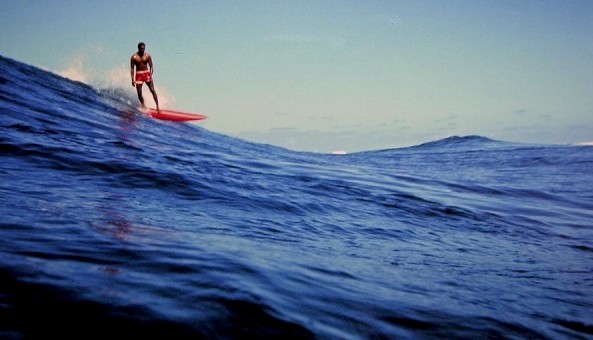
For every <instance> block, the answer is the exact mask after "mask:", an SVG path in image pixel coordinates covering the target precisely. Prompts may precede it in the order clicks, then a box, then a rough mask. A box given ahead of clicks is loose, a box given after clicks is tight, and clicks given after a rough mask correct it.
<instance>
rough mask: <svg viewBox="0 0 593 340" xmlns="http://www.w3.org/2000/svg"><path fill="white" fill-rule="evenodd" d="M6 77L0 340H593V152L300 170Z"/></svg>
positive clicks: (87, 90)
mask: <svg viewBox="0 0 593 340" xmlns="http://www.w3.org/2000/svg"><path fill="white" fill-rule="evenodd" d="M0 69H1V72H0V127H1V129H2V130H1V131H2V133H1V134H0V176H1V182H0V203H1V204H0V213H1V216H2V218H1V219H0V337H5V338H15V339H19V338H49V337H58V338H68V337H71V338H85V337H88V336H90V335H95V336H104V337H107V336H117V335H119V336H126V335H127V336H135V337H146V338H171V339H173V338H178V339H179V338H196V337H198V338H199V337H206V338H238V337H247V336H250V337H259V338H266V337H276V338H279V337H287V336H291V337H296V338H376V337H379V338H419V337H421V338H426V337H429V338H430V337H439V338H487V337H492V338H499V337H503V338H592V337H593V300H592V298H591V296H592V292H593V275H592V273H593V228H592V227H593V225H592V221H593V190H592V188H593V186H592V185H591V183H593V171H591V169H593V148H591V147H582V146H546V145H525V144H514V143H508V142H501V141H494V140H490V139H488V138H484V137H478V136H469V137H451V138H447V139H444V140H440V141H434V142H429V143H426V144H422V145H419V146H415V147H410V148H404V149H391V150H381V151H373V152H363V153H356V154H349V155H340V156H337V155H325V154H315V153H302V152H293V151H289V150H285V149H282V148H277V147H274V146H269V145H260V144H252V143H248V142H245V141H241V140H238V139H234V138H232V137H228V136H224V135H220V134H216V133H213V132H210V131H208V130H206V129H203V128H201V127H200V126H199V125H191V124H180V123H167V122H161V121H156V120H152V119H150V118H147V117H145V116H143V115H142V114H140V113H139V112H138V111H137V110H135V109H134V108H133V107H131V106H129V105H128V104H127V103H126V100H125V98H120V97H121V95H118V91H117V90H113V89H111V90H97V89H94V88H92V87H89V86H87V85H84V84H81V83H76V82H71V81H69V80H66V79H63V78H61V77H59V76H56V75H54V74H51V73H47V72H45V71H42V70H39V69H36V68H34V67H31V66H28V65H24V64H21V63H19V62H16V61H13V60H10V59H5V58H3V57H0Z"/></svg>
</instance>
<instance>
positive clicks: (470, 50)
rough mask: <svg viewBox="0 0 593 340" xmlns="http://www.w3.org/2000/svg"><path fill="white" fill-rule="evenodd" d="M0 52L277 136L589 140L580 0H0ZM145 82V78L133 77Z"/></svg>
mask: <svg viewBox="0 0 593 340" xmlns="http://www.w3.org/2000/svg"><path fill="white" fill-rule="evenodd" d="M1 8H2V11H1V12H0V30H1V31H2V34H0V54H1V55H3V56H5V57H9V58H13V59H16V60H19V61H22V62H25V63H28V64H32V65H35V66H39V67H42V68H45V69H47V70H50V71H52V72H56V73H59V74H62V75H66V76H69V77H71V78H76V80H83V81H85V82H88V83H90V84H91V85H94V86H96V87H101V86H109V87H122V88H124V89H126V90H127V91H129V92H130V94H131V96H132V98H133V96H134V88H133V87H132V85H131V81H130V76H129V60H130V57H131V56H132V54H133V53H134V52H135V51H136V45H137V43H138V42H139V41H144V42H145V43H146V50H147V52H148V53H150V54H151V55H152V57H153V59H154V64H155V84H156V85H157V90H158V92H159V96H160V97H161V101H162V102H163V106H165V107H169V108H173V109H178V110H183V111H190V112H201V113H204V114H207V115H208V116H209V117H210V118H209V119H208V120H207V121H205V122H203V123H200V125H201V126H204V127H205V128H207V129H209V130H212V131H216V132H220V133H224V134H227V135H230V136H234V137H239V138H243V139H247V140H251V141H256V142H263V143H268V144H273V145H278V146H282V147H286V148H289V149H293V150H304V151H321V152H328V151H333V150H346V151H362V150H375V149H385V148H393V147H403V146H410V145H415V144H420V143H423V142H428V141H431V140H436V139H440V138H445V137H448V136H452V135H481V136H485V137H489V138H493V139H499V140H507V141H515V142H528V143H552V144H567V143H579V142H590V141H593V1H589V0H570V1H564V0H562V1H561V0H554V1H551V0H449V1H445V0H442V1H441V0H430V1H428V0H410V1H397V0H393V1H391V0H390V1H351V0H343V1H337V0H326V1H323V0H319V1H304V0H303V1H298V0H296V1H287V0H251V1H225V0H220V1H167V2H165V1H152V0H150V1H134V2H131V1H121V0H118V1H59V0H57V1H52V2H47V1H16V0H15V1H11V0H7V1H3V3H2V5H1ZM145 97H147V98H149V97H150V93H149V92H148V89H146V88H145Z"/></svg>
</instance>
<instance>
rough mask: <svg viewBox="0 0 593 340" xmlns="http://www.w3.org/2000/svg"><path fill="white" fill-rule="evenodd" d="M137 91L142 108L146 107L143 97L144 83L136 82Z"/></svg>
mask: <svg viewBox="0 0 593 340" xmlns="http://www.w3.org/2000/svg"><path fill="white" fill-rule="evenodd" d="M136 91H137V92H138V100H140V104H142V108H143V109H144V108H146V106H144V97H142V84H136Z"/></svg>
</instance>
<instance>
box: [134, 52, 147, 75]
mask: <svg viewBox="0 0 593 340" xmlns="http://www.w3.org/2000/svg"><path fill="white" fill-rule="evenodd" d="M132 61H133V62H134V65H135V66H136V71H146V70H148V63H149V62H150V55H149V54H148V53H144V54H143V55H142V56H141V55H139V54H138V53H136V54H134V55H133V56H132Z"/></svg>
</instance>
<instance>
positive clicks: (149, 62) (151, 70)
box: [148, 55, 154, 77]
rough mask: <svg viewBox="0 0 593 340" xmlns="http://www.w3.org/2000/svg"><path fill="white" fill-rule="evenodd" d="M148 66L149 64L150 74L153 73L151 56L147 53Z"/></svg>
mask: <svg viewBox="0 0 593 340" xmlns="http://www.w3.org/2000/svg"><path fill="white" fill-rule="evenodd" d="M148 66H150V76H151V77H152V74H153V73H154V66H152V57H151V56H150V55H148Z"/></svg>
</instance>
